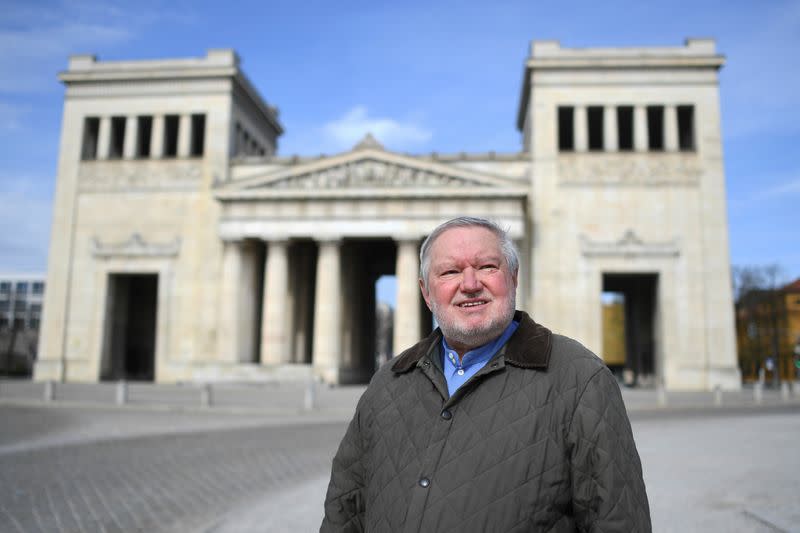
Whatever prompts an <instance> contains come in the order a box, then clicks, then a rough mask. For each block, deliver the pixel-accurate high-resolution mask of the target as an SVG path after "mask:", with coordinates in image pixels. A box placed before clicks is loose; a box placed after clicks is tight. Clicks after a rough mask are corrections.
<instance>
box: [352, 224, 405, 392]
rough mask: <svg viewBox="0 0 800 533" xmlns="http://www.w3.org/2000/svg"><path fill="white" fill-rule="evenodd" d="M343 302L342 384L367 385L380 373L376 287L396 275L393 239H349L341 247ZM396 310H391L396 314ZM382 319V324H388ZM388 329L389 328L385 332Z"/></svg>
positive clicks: (383, 317) (395, 252)
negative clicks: (382, 280)
mask: <svg viewBox="0 0 800 533" xmlns="http://www.w3.org/2000/svg"><path fill="white" fill-rule="evenodd" d="M342 256H343V260H344V261H343V263H342V264H343V265H346V267H345V268H343V270H342V281H343V285H342V287H343V289H344V292H343V294H345V295H347V296H346V298H345V299H344V305H343V309H342V310H343V312H344V316H343V317H342V323H343V332H344V333H343V335H344V337H343V346H344V353H343V361H344V362H345V364H344V365H343V367H344V368H343V369H342V370H341V371H340V372H341V375H340V380H341V383H343V384H347V383H368V382H369V380H370V378H371V377H372V374H374V373H375V370H376V369H377V363H378V361H377V353H378V350H379V344H380V343H382V342H385V341H379V340H378V338H377V331H378V329H379V323H378V321H379V316H378V313H379V311H378V301H377V295H376V291H375V286H376V283H377V281H378V279H380V278H381V277H382V276H387V275H388V276H391V275H394V274H395V262H396V258H397V251H396V246H395V243H394V241H392V240H391V239H347V240H345V241H344V244H343V246H342ZM393 311H394V309H392V314H393ZM385 318H386V317H385V316H381V317H380V319H381V320H385ZM384 329H386V328H384Z"/></svg>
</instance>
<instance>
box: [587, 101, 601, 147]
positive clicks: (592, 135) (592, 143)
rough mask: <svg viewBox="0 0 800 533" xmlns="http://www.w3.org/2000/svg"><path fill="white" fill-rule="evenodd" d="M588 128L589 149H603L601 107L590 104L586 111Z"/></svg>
mask: <svg viewBox="0 0 800 533" xmlns="http://www.w3.org/2000/svg"><path fill="white" fill-rule="evenodd" d="M586 120H587V123H588V124H587V126H588V130H589V150H593V151H596V150H602V149H603V108H602V107H600V106H590V107H589V108H588V109H587V112H586Z"/></svg>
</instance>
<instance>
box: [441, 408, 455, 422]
mask: <svg viewBox="0 0 800 533" xmlns="http://www.w3.org/2000/svg"><path fill="white" fill-rule="evenodd" d="M442 418H444V419H445V420H450V419H451V418H453V413H451V412H450V411H448V410H447V409H445V410H444V411H442Z"/></svg>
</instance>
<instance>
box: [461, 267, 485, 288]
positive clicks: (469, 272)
mask: <svg viewBox="0 0 800 533" xmlns="http://www.w3.org/2000/svg"><path fill="white" fill-rule="evenodd" d="M461 290H462V291H463V292H478V291H479V290H481V283H480V281H478V274H477V272H476V271H475V269H474V268H466V269H464V271H463V275H462V277H461Z"/></svg>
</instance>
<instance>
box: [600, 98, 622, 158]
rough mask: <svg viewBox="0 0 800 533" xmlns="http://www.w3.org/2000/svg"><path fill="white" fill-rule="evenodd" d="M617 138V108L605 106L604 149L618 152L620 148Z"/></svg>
mask: <svg viewBox="0 0 800 533" xmlns="http://www.w3.org/2000/svg"><path fill="white" fill-rule="evenodd" d="M617 140H618V136H617V108H616V107H614V106H609V105H607V106H605V107H604V108H603V149H604V150H605V151H606V152H616V151H617V150H618V149H619V146H618V143H617Z"/></svg>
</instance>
